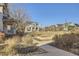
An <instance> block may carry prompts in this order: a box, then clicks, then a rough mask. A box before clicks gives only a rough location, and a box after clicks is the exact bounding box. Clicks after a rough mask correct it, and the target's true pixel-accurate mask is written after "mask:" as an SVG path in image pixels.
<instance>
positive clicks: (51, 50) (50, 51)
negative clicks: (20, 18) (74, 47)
mask: <svg viewBox="0 0 79 59" xmlns="http://www.w3.org/2000/svg"><path fill="white" fill-rule="evenodd" d="M40 48H42V49H44V50H46V51H47V53H43V54H36V55H35V56H77V55H75V54H72V53H70V52H66V51H64V50H61V49H58V48H56V47H53V46H50V45H44V46H41V47H40Z"/></svg>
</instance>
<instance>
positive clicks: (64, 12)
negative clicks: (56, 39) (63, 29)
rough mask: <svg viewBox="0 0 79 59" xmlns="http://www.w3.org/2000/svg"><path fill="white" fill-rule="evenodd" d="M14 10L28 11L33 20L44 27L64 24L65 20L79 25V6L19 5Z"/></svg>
mask: <svg viewBox="0 0 79 59" xmlns="http://www.w3.org/2000/svg"><path fill="white" fill-rule="evenodd" d="M13 8H14V9H16V8H22V9H24V10H26V11H28V13H29V15H30V16H31V17H32V20H33V21H35V22H38V23H39V24H41V25H43V26H46V25H51V24H59V23H64V22H65V20H67V21H68V22H73V23H79V4H64V3H63V4H56V3H51V4H50V3H43V4H42V3H26V4H22V3H17V4H14V6H13Z"/></svg>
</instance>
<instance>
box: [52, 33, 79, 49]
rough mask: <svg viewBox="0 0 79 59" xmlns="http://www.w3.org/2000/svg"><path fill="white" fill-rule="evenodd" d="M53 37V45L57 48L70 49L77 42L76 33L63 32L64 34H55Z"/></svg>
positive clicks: (77, 36) (78, 36)
mask: <svg viewBox="0 0 79 59" xmlns="http://www.w3.org/2000/svg"><path fill="white" fill-rule="evenodd" d="M53 39H55V42H54V45H55V46H56V47H58V48H62V49H65V50H70V49H71V48H73V47H74V44H75V43H78V42H79V35H78V34H74V33H71V34H64V35H56V36H55V37H54V38H53Z"/></svg>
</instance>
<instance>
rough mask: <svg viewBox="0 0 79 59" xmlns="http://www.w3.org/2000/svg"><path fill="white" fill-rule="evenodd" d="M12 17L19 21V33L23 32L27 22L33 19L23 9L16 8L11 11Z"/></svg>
mask: <svg viewBox="0 0 79 59" xmlns="http://www.w3.org/2000/svg"><path fill="white" fill-rule="evenodd" d="M10 17H12V18H14V19H15V21H16V23H17V27H16V30H17V32H19V33H20V32H21V33H23V31H24V29H25V26H26V22H27V21H29V20H31V18H30V16H29V15H28V14H27V13H26V12H25V11H24V10H23V9H16V10H14V11H11V12H10Z"/></svg>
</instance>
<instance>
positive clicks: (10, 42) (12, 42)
mask: <svg viewBox="0 0 79 59" xmlns="http://www.w3.org/2000/svg"><path fill="white" fill-rule="evenodd" d="M4 44H7V45H6V46H5V47H4V48H3V49H2V50H0V52H3V54H2V55H16V54H17V51H16V49H15V48H16V47H17V45H20V44H22V45H24V46H27V47H28V46H32V45H33V41H32V37H31V36H29V35H27V36H23V37H19V36H14V37H12V38H8V39H7V40H5V42H4Z"/></svg>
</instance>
